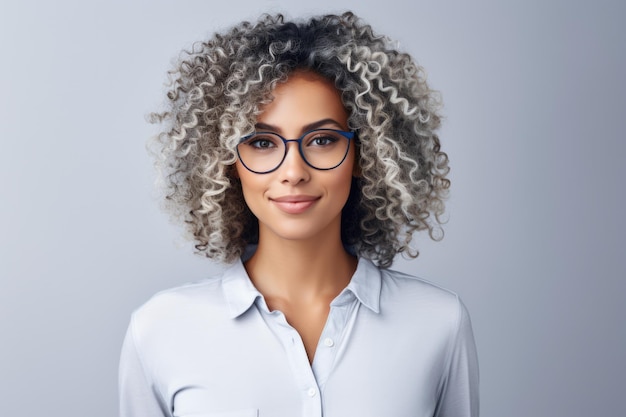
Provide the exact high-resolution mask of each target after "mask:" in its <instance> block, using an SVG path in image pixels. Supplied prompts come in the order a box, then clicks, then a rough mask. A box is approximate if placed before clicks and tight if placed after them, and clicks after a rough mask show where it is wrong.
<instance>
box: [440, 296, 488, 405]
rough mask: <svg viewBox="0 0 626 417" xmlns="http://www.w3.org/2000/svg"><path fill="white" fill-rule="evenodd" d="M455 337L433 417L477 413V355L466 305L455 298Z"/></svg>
mask: <svg viewBox="0 0 626 417" xmlns="http://www.w3.org/2000/svg"><path fill="white" fill-rule="evenodd" d="M458 305H459V320H458V328H457V332H456V337H455V338H453V341H452V345H451V348H450V350H449V357H448V361H447V363H448V366H447V369H444V372H445V373H444V375H443V381H442V382H443V383H442V387H441V391H440V392H441V395H440V397H439V402H438V404H437V409H436V412H435V416H436V417H478V412H479V407H478V405H479V404H478V403H479V401H478V357H477V354H476V345H475V343H474V335H473V332H472V324H471V322H470V318H469V314H468V312H467V309H466V308H465V306H464V305H463V303H462V302H461V300H458Z"/></svg>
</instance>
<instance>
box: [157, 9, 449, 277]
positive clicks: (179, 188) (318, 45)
mask: <svg viewBox="0 0 626 417" xmlns="http://www.w3.org/2000/svg"><path fill="white" fill-rule="evenodd" d="M301 69H303V70H310V71H314V72H316V73H318V74H320V75H321V76H323V77H326V78H327V79H329V80H331V81H332V82H334V84H335V86H336V88H337V89H338V90H339V91H340V92H341V97H342V100H343V104H344V106H345V108H346V110H347V111H348V113H349V118H348V124H349V127H350V129H352V130H353V131H355V132H357V135H358V144H357V146H358V148H357V151H358V157H357V161H358V166H359V170H360V175H359V176H358V177H356V178H353V183H352V189H351V192H350V196H349V198H348V202H347V203H346V206H345V207H344V209H343V213H342V232H341V233H342V240H343V242H344V245H346V246H351V247H353V248H354V251H355V252H356V253H357V254H358V255H359V256H364V257H366V258H369V259H372V260H373V261H375V262H376V263H377V264H378V265H379V266H380V267H388V266H390V265H391V264H392V262H393V259H394V256H395V255H396V254H397V253H406V254H407V255H408V256H410V257H416V256H417V255H418V251H417V250H416V249H415V248H414V247H412V246H411V240H412V237H413V234H414V232H416V231H419V230H427V231H428V233H429V235H430V237H431V238H433V239H435V240H439V239H441V237H442V236H443V231H442V229H441V220H440V217H441V215H442V214H443V212H444V199H445V197H446V195H447V192H448V188H449V186H450V181H449V180H448V179H447V178H446V176H447V175H448V172H449V167H448V157H447V155H446V154H445V153H444V152H442V151H440V143H439V138H438V136H437V134H436V133H435V131H436V130H437V128H438V127H439V125H440V116H439V114H438V111H439V108H440V101H439V96H438V94H437V93H436V92H435V91H433V90H431V89H430V88H429V86H428V85H427V83H426V77H425V74H424V70H423V69H422V68H421V67H420V66H418V65H417V64H416V63H415V62H414V61H413V60H412V58H411V57H410V56H409V55H408V54H406V53H401V52H399V51H398V50H397V49H396V48H395V47H394V45H393V44H392V42H391V41H390V40H389V39H388V38H387V37H384V36H379V35H377V34H375V33H374V32H373V31H372V28H371V27H370V26H369V25H367V24H365V23H364V22H363V21H361V20H360V19H359V18H358V17H356V16H355V15H354V14H352V13H350V12H347V13H344V14H343V15H326V16H320V17H315V18H311V19H308V20H306V21H294V22H287V21H285V18H284V17H283V16H282V15H276V16H270V15H264V16H263V17H261V19H260V20H259V21H258V22H256V23H250V22H243V23H240V24H239V25H237V26H235V27H233V28H232V29H230V30H229V31H227V32H225V33H221V34H220V33H218V34H215V35H214V36H213V38H211V39H209V40H207V41H205V42H198V43H195V44H194V45H193V47H192V48H191V50H190V51H184V52H183V53H182V54H181V56H180V58H179V60H178V62H177V64H176V67H175V68H174V69H173V70H171V71H170V72H169V79H170V83H169V87H168V92H167V101H166V102H167V108H166V109H165V110H164V111H162V112H160V113H153V114H152V121H153V122H155V123H159V122H160V123H163V125H164V129H163V130H162V131H161V133H160V134H159V135H157V137H156V138H155V140H154V141H153V145H155V147H154V149H153V150H154V153H155V154H156V156H157V167H158V168H159V169H160V171H161V173H162V178H163V179H164V185H165V192H166V198H165V200H166V207H167V208H168V210H169V211H170V212H171V214H173V215H174V216H175V217H177V218H179V219H181V220H183V221H184V222H185V223H186V225H187V229H188V231H189V232H190V234H191V235H192V236H193V239H194V241H195V243H196V245H195V247H196V249H197V251H198V252H199V253H201V254H205V255H206V256H208V257H210V258H212V259H215V260H218V261H222V262H233V261H234V260H236V259H237V257H239V256H241V254H242V253H243V251H244V249H245V247H246V245H248V244H253V243H256V242H257V241H258V221H257V219H256V218H255V216H254V215H253V214H252V213H251V212H250V210H249V209H248V208H247V206H246V204H245V202H244V199H243V194H242V190H241V184H240V183H239V181H238V179H237V178H236V177H235V175H233V172H234V164H235V162H236V159H237V154H236V151H235V148H236V146H237V144H238V142H239V140H240V138H241V137H242V136H245V135H247V134H250V133H252V132H253V131H254V125H255V119H256V116H257V115H258V114H260V109H261V108H262V107H263V106H264V105H266V104H267V103H269V102H271V100H272V95H271V92H272V90H273V89H274V88H275V87H276V85H277V84H279V83H281V82H284V81H285V80H287V78H288V77H289V75H290V74H291V73H292V72H293V71H294V70H301Z"/></svg>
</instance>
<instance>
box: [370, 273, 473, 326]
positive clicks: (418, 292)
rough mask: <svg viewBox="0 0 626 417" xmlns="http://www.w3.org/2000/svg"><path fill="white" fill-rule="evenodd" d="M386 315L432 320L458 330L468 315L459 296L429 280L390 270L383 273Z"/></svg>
mask: <svg viewBox="0 0 626 417" xmlns="http://www.w3.org/2000/svg"><path fill="white" fill-rule="evenodd" d="M380 274H381V293H380V308H381V311H382V312H387V313H395V314H400V315H402V316H405V317H415V318H418V317H421V318H428V320H429V321H430V322H431V323H434V322H437V323H438V324H439V325H442V326H444V327H448V328H451V329H452V328H455V327H457V325H458V324H459V323H460V321H461V320H462V317H463V316H464V315H466V314H467V313H466V311H465V307H464V305H463V303H462V301H461V299H460V298H459V296H458V294H456V293H455V292H453V291H450V290H448V289H446V288H443V287H441V286H439V285H436V284H434V283H432V282H430V281H427V280H425V279H422V278H419V277H416V276H413V275H409V274H406V273H404V272H400V271H394V270H390V269H380Z"/></svg>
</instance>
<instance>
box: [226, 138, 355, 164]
mask: <svg viewBox="0 0 626 417" xmlns="http://www.w3.org/2000/svg"><path fill="white" fill-rule="evenodd" d="M329 130H330V131H332V132H335V133H339V134H340V135H341V136H343V137H344V138H346V139H348V146H347V147H346V153H345V154H344V155H343V158H341V161H340V162H339V163H338V164H337V165H335V166H333V167H330V168H318V167H316V166H314V165H311V163H310V162H309V161H307V159H306V157H305V156H304V152H302V141H303V140H304V138H305V137H306V136H307V135H309V134H311V133H313V132H323V131H329ZM261 134H270V135H274V136H278V137H279V138H280V139H281V140H282V141H283V143H284V144H285V154H284V155H283V157H282V159H281V160H280V162H279V163H278V165H276V167H274V168H272V169H270V170H269V171H255V170H253V169H250V168H249V167H248V166H247V165H246V163H245V162H244V161H243V159H241V155H239V145H241V144H242V143H243V142H245V141H246V140H248V139H250V138H251V137H253V136H256V135H261ZM355 138H356V133H355V132H352V131H350V132H346V131H345V130H337V129H313V130H309V131H308V132H304V133H303V134H302V136H300V137H299V138H298V139H285V138H284V137H282V136H281V135H279V134H278V133H276V132H254V133H252V134H250V135H247V136H244V137H242V138H241V139H240V140H239V144H237V157H238V158H239V161H241V164H242V165H243V166H244V167H245V168H246V169H247V170H248V171H250V172H253V173H255V174H269V173H270V172H274V171H276V170H277V169H278V168H280V166H281V165H282V164H283V162H285V158H287V150H288V147H287V144H288V143H289V142H297V143H298V152H299V153H300V157H301V158H302V160H303V161H304V162H305V163H306V164H307V165H308V166H310V167H311V168H313V169H317V170H318V171H330V170H331V169H335V168H337V167H338V166H339V165H341V164H343V161H345V160H346V157H347V156H348V153H349V152H350V143H352V140H353V139H355Z"/></svg>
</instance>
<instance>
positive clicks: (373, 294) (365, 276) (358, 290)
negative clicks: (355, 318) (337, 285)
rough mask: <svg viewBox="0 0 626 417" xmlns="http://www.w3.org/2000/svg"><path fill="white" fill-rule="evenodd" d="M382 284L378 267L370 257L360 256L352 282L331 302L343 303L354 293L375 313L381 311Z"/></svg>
mask: <svg viewBox="0 0 626 417" xmlns="http://www.w3.org/2000/svg"><path fill="white" fill-rule="evenodd" d="M381 286H382V283H381V274H380V270H379V269H378V267H377V266H376V265H374V263H373V262H372V261H370V260H369V259H365V258H359V263H358V264H357V267H356V271H354V275H353V276H352V279H351V280H350V283H349V284H348V286H347V287H346V288H345V289H344V290H343V291H342V292H341V294H339V295H338V296H337V298H335V300H334V301H333V302H332V303H331V304H335V305H338V304H343V302H345V301H348V300H349V299H350V298H351V295H350V294H354V296H356V298H357V299H358V300H359V302H361V304H363V305H364V306H365V307H367V308H369V309H370V310H372V311H373V312H374V313H380V289H381Z"/></svg>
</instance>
